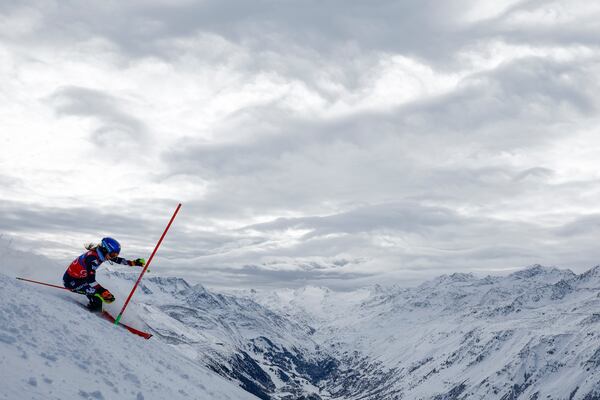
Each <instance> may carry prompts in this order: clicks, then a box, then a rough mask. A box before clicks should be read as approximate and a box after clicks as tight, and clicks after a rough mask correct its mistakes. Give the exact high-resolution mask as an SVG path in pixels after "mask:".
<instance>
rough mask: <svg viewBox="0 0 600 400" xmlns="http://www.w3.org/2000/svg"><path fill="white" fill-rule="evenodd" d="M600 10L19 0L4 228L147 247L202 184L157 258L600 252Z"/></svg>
mask: <svg viewBox="0 0 600 400" xmlns="http://www.w3.org/2000/svg"><path fill="white" fill-rule="evenodd" d="M599 14H600V10H599V9H598V7H597V6H595V5H590V3H589V2H583V1H578V0H577V1H574V2H570V3H569V4H566V3H565V2H558V1H557V2H552V1H551V2H537V1H518V0H506V1H501V2H496V3H494V4H493V5H491V3H490V4H484V3H482V2H476V1H473V0H453V1H450V2H444V3H443V4H440V3H439V2H435V3H434V2H432V1H426V2H423V1H412V0H410V1H403V2H395V1H388V0H385V1H379V2H377V3H376V4H375V3H373V4H368V5H366V4H365V3H362V2H357V1H342V0H335V1H330V2H327V3H323V2H316V1H308V2H303V3H302V4H300V3H294V2H275V1H267V0H265V1H258V2H254V3H252V5H249V4H248V3H246V2H242V1H234V0H226V1H213V0H208V1H203V2H190V1H187V0H181V1H174V2H166V1H162V0H156V1H151V2H140V1H130V2H126V3H122V2H121V3H107V2H90V3H87V4H86V5H85V6H80V5H77V4H71V3H64V2H59V3H56V2H54V3H53V2H46V1H28V2H25V3H23V2H3V3H2V4H0V22H4V24H2V23H0V25H1V26H2V27H0V55H1V56H2V58H3V60H4V59H5V60H6V62H5V63H3V64H2V65H1V66H0V72H2V73H1V74H0V75H1V76H4V77H5V79H1V78H0V106H1V107H0V108H1V109H3V110H5V113H4V114H3V118H1V119H0V120H1V122H0V140H1V143H2V147H3V149H4V153H3V159H2V160H0V168H1V171H2V174H1V175H0V184H1V185H0V186H1V187H0V211H2V214H1V216H0V229H1V230H2V231H3V232H6V233H10V234H11V235H15V236H17V237H19V238H20V240H22V241H23V242H26V243H31V244H32V245H34V246H35V245H37V246H38V248H39V249H40V250H42V251H43V252H45V254H49V255H52V256H53V257H58V258H60V259H61V260H62V259H66V258H69V257H71V256H72V253H76V252H77V251H79V250H80V243H81V242H83V241H87V240H93V239H94V238H96V237H101V236H102V235H104V233H102V232H106V234H112V235H114V236H118V237H119V238H122V240H123V241H124V242H126V248H127V250H128V251H130V252H131V253H132V254H134V253H135V254H144V253H147V252H148V251H151V249H152V243H151V242H152V241H153V240H154V239H153V238H157V236H158V234H159V233H160V232H161V230H162V228H163V224H164V223H166V219H167V218H168V216H165V214H168V213H169V210H171V209H172V207H173V205H174V204H176V203H177V202H178V201H183V202H184V207H183V209H182V213H181V215H180V216H179V219H178V220H177V221H176V224H175V225H174V228H175V229H173V230H172V232H170V233H169V236H168V238H167V240H166V241H165V243H164V244H163V247H162V248H161V252H160V255H159V257H160V258H158V259H157V261H158V262H159V263H158V264H157V268H159V269H160V268H165V270H168V271H170V272H172V273H176V274H189V275H195V276H198V277H200V278H203V279H208V280H210V281H211V282H212V283H213V284H215V285H226V284H231V285H235V284H240V285H241V284H249V283H252V282H260V283H261V284H264V285H282V286H283V285H286V284H290V285H300V284H302V282H309V281H310V282H315V283H318V282H319V281H326V282H328V283H329V284H332V285H335V284H336V282H338V283H339V285H342V286H344V287H346V286H348V285H352V284H356V285H358V284H363V283H365V282H368V281H370V280H372V281H373V282H375V281H377V280H378V279H379V280H381V279H388V278H389V280H390V281H391V280H394V279H396V280H398V279H405V278H408V277H412V278H418V277H425V276H426V275H427V274H434V273H437V272H444V273H445V272H448V270H452V271H459V270H484V271H485V270H486V268H487V269H497V270H501V269H507V268H512V267H515V266H520V265H524V264H531V263H536V262H539V263H547V264H562V265H563V266H567V267H573V266H584V267H585V266H589V265H591V264H593V263H595V258H596V256H597V255H598V254H596V251H595V250H593V246H594V245H593V242H594V237H595V224H596V222H595V219H596V215H598V213H600V207H599V206H597V193H598V189H597V187H598V186H597V185H598V182H597V168H596V164H597V153H598V151H600V142H599V141H598V137H600V136H598V133H599V132H598V128H597V126H598V124H597V122H598V101H597V99H596V98H597V96H596V93H597V92H598V89H599V87H598V83H597V82H599V80H598V71H599V69H598V66H599V65H600V56H599V53H598V49H597V46H596V41H597V36H598V35H597V33H598V32H597V30H598V28H597V24H596V23H595V21H597V19H598V16H599ZM9 133H10V134H9ZM82 133H83V134H82ZM115 143H116V144H118V145H119V146H118V147H116V148H115V146H113V145H114V144H115ZM90 144H91V146H90ZM122 146H124V148H123V147H122ZM90 147H91V148H92V149H93V150H94V151H89V149H90ZM98 150H100V151H98ZM123 159H126V160H128V161H129V162H128V163H122V162H120V161H121V160H123ZM125 165H126V166H125ZM102 176H109V177H110V179H108V182H106V181H104V180H102V179H100V178H99V177H102ZM89 177H92V178H89ZM105 182H106V183H105ZM182 199H183V200H182ZM108 231H110V232H108ZM90 237H91V238H90ZM84 238H89V239H85V240H83V239H84ZM63 242H66V243H67V245H64V244H63ZM57 249H59V250H57ZM340 260H347V261H348V262H347V263H343V262H342V263H341V264H340V265H336V263H337V262H339V261H340ZM570 263H572V265H571V264H570ZM202 271H206V272H207V273H209V275H210V278H209V277H203V276H202Z"/></svg>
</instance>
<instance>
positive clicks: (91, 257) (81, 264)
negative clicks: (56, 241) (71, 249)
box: [63, 237, 146, 311]
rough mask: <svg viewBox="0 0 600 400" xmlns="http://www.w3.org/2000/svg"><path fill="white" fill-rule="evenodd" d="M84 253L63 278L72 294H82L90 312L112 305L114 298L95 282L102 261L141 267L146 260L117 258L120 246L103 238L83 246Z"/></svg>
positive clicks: (111, 240)
mask: <svg viewBox="0 0 600 400" xmlns="http://www.w3.org/2000/svg"><path fill="white" fill-rule="evenodd" d="M85 248H86V249H87V250H88V251H87V252H86V253H84V254H82V255H80V256H79V257H77V258H76V259H75V260H73V262H72V263H71V264H70V265H69V268H67V271H66V272H65V274H64V276H63V283H64V286H65V287H66V288H67V289H69V290H70V291H72V292H75V293H80V294H84V295H86V296H87V298H88V299H89V300H90V302H89V304H88V306H87V307H88V308H89V309H90V310H91V311H99V310H101V309H102V303H112V302H113V301H115V296H113V294H112V293H111V292H109V291H108V290H107V289H105V288H103V287H102V286H100V285H99V284H98V283H97V282H96V270H97V269H98V267H100V264H102V263H103V262H104V261H108V262H110V263H117V264H123V265H129V266H134V265H135V266H139V267H143V266H144V265H146V260H144V259H143V258H138V259H136V260H133V261H130V260H126V259H124V258H121V257H119V253H120V252H121V245H120V244H119V242H117V241H116V240H115V239H113V238H110V237H105V238H103V239H102V241H101V242H100V243H99V244H97V245H94V244H92V243H90V244H88V245H87V246H85Z"/></svg>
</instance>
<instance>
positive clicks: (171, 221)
mask: <svg viewBox="0 0 600 400" xmlns="http://www.w3.org/2000/svg"><path fill="white" fill-rule="evenodd" d="M180 208H181V203H179V204H178V205H177V208H176V209H175V212H174V213H173V216H172V217H171V220H170V221H169V223H168V224H167V227H166V228H165V230H164V232H163V234H162V236H161V237H160V239H159V241H158V243H156V246H155V247H154V251H153V252H152V255H151V256H150V258H149V259H148V262H147V263H146V265H145V266H144V269H143V270H142V273H141V274H140V276H139V277H138V279H137V281H136V282H135V285H133V289H131V293H129V296H128V297H127V300H125V304H123V308H121V312H119V315H117V318H115V325H119V321H120V320H121V317H122V316H123V313H124V312H125V308H126V307H127V304H129V300H131V296H133V292H135V289H137V287H138V285H139V284H140V281H141V280H142V276H144V273H145V272H146V270H147V269H148V267H149V266H150V263H151V262H152V259H153V258H154V255H155V254H156V251H157V250H158V247H159V246H160V244H161V243H162V241H163V239H164V238H165V235H166V234H167V231H168V230H169V228H170V227H171V224H172V223H173V220H174V219H175V217H176V216H177V213H178V212H179V209H180Z"/></svg>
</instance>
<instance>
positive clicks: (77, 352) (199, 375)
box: [0, 274, 256, 400]
mask: <svg viewBox="0 0 600 400" xmlns="http://www.w3.org/2000/svg"><path fill="white" fill-rule="evenodd" d="M0 293H1V294H2V302H0V371H1V372H0V376H1V378H0V381H1V383H0V399H7V400H16V399H40V400H42V399H43V400H49V399H61V400H64V399H94V400H102V399H105V400H108V399H135V400H142V399H145V400H150V399H157V400H158V399H172V400H174V399H231V400H238V399H255V398H256V397H254V396H252V395H250V394H249V393H247V392H245V391H243V390H242V389H240V388H239V387H237V386H236V384H234V383H232V382H230V381H227V380H225V379H224V378H222V377H220V376H218V375H217V374H216V373H214V372H213V371H210V370H209V369H207V368H205V367H203V366H201V365H200V364H198V363H194V362H192V361H190V360H189V359H188V358H186V357H184V356H183V355H181V354H180V353H178V352H176V351H173V349H172V348H171V347H170V346H169V345H168V344H166V343H164V342H162V341H160V340H155V339H154V338H153V339H150V340H144V339H142V338H140V337H138V336H135V335H133V334H131V333H129V332H128V331H126V330H125V329H123V328H120V327H116V326H114V325H112V324H110V323H108V322H107V321H105V320H103V319H101V318H99V317H98V316H96V315H94V314H92V313H90V312H88V311H87V310H85V309H84V308H83V307H82V306H81V305H80V304H79V303H77V302H76V300H80V301H81V299H80V298H81V297H82V296H79V295H76V294H72V293H70V292H67V291H64V292H63V291H60V290H58V289H52V288H44V287H42V286H37V285H30V284H27V283H21V282H19V281H17V280H15V279H14V278H13V277H8V276H6V275H4V274H0Z"/></svg>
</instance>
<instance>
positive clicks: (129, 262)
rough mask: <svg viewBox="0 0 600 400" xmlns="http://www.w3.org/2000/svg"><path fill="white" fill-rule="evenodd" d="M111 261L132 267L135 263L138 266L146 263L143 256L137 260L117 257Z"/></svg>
mask: <svg viewBox="0 0 600 400" xmlns="http://www.w3.org/2000/svg"><path fill="white" fill-rule="evenodd" d="M110 261H112V262H114V263H116V264H122V265H129V266H130V267H133V266H134V265H135V266H138V267H143V266H144V265H146V260H144V259H143V258H138V259H136V260H126V259H124V258H122V257H116V258H114V259H112V260H110Z"/></svg>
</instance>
